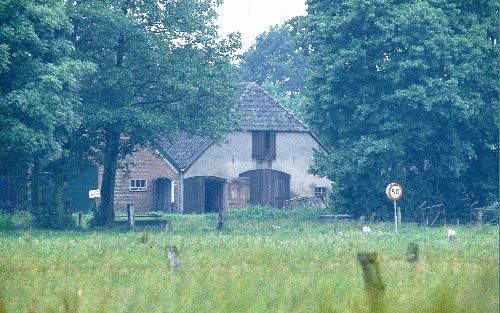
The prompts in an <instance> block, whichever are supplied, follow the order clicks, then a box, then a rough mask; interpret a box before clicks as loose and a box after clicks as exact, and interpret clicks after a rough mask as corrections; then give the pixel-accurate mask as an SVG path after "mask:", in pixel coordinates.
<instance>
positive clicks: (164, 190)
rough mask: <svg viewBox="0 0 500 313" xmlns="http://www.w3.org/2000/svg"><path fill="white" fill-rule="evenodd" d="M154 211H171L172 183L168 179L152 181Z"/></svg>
mask: <svg viewBox="0 0 500 313" xmlns="http://www.w3.org/2000/svg"><path fill="white" fill-rule="evenodd" d="M154 210H155V211H164V212H171V210H172V181H171V180H170V179H168V178H157V179H155V181H154Z"/></svg>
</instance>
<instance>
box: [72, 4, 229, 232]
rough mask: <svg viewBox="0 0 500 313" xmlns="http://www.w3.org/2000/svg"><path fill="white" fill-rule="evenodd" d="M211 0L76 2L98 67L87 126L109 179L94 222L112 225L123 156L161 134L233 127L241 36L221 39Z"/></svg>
mask: <svg viewBox="0 0 500 313" xmlns="http://www.w3.org/2000/svg"><path fill="white" fill-rule="evenodd" d="M216 3H218V2H217V1H212V0H202V1H198V0H185V1H166V0H160V1H153V2H150V1H147V2H144V1H133V0H131V1H124V0H107V1H101V0H99V1H97V0H88V1H75V2H68V3H67V8H68V12H69V15H70V17H71V20H72V23H73V25H74V34H73V43H74V45H75V47H76V50H77V54H78V56H79V58H81V59H82V60H88V61H91V62H93V63H95V64H96V65H97V72H96V73H95V75H93V76H92V77H90V78H89V79H88V80H87V81H86V82H85V88H84V90H83V92H82V99H83V102H84V104H85V111H84V112H83V114H84V115H85V116H86V117H87V118H86V123H85V127H86V129H87V131H88V133H89V134H91V135H90V136H91V137H93V136H95V137H97V138H101V139H102V142H103V146H98V147H97V148H99V149H101V151H102V165H103V177H102V185H101V197H102V198H101V203H100V206H99V209H98V210H97V212H96V214H95V216H94V222H95V224H96V225H101V226H109V225H111V224H112V223H113V222H114V208H113V199H114V194H113V193H114V183H115V173H116V169H117V165H118V163H119V160H120V159H121V158H122V157H123V156H125V155H126V154H128V153H130V152H131V151H133V150H134V149H135V148H137V147H138V146H140V145H144V144H146V143H147V142H148V141H150V140H151V138H154V136H155V135H156V134H158V132H170V131H175V130H179V129H182V130H185V131H190V132H194V133H203V134H205V135H211V136H214V137H216V138H217V137H219V138H220V136H221V134H222V133H223V132H224V131H225V130H227V127H228V126H229V114H228V112H229V111H230V110H229V108H230V107H231V106H232V105H233V102H232V98H231V97H232V90H233V85H234V84H233V83H234V80H235V71H234V68H233V66H232V65H231V63H230V61H231V56H232V53H233V52H234V51H235V49H236V48H238V46H239V38H238V37H236V36H230V37H229V38H228V39H226V40H219V39H218V37H217V29H216V26H215V25H214V21H213V20H214V18H215V17H216V13H215V11H214V6H215V5H216Z"/></svg>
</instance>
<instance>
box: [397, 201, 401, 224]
mask: <svg viewBox="0 0 500 313" xmlns="http://www.w3.org/2000/svg"><path fill="white" fill-rule="evenodd" d="M397 214H398V227H399V228H401V207H400V206H398V212H397Z"/></svg>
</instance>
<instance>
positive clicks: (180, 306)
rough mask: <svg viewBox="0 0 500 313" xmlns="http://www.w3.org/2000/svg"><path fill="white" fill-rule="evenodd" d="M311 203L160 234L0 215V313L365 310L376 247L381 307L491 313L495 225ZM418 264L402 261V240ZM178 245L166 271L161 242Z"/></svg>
mask: <svg viewBox="0 0 500 313" xmlns="http://www.w3.org/2000/svg"><path fill="white" fill-rule="evenodd" d="M322 213H324V212H321V211H319V210H301V211H299V210H294V211H275V210H272V209H266V208H250V209H241V210H236V211H231V212H229V214H228V220H227V222H226V225H225V227H224V229H223V230H222V231H217V230H215V226H216V224H217V216H216V215H211V214H208V215H184V216H180V215H172V216H171V219H172V230H171V231H168V232H167V231H164V230H160V229H159V228H151V229H147V228H146V229H136V230H135V231H126V230H125V229H117V230H114V231H109V230H108V231H92V230H88V229H83V230H72V231H65V232H54V231H40V230H35V229H32V228H31V227H30V226H29V217H26V216H17V217H10V216H4V217H2V218H0V313H12V312H15V313H17V312H30V313H31V312H252V313H253V312H307V313H310V312H370V307H369V305H368V303H367V296H366V292H365V289H364V281H363V273H362V269H361V267H360V265H359V263H358V261H357V254H358V253H360V252H377V253H378V260H379V264H380V271H381V276H382V279H383V282H384V285H385V291H384V295H383V298H382V299H381V301H382V302H383V308H382V309H383V311H385V312H395V313H397V312H408V313H409V312H464V313H465V312H498V305H499V303H498V301H499V272H498V262H499V255H498V243H499V241H498V238H499V237H498V236H499V230H498V226H481V227H472V226H454V227H453V228H454V229H456V231H457V239H456V240H454V241H449V240H448V238H447V236H446V233H447V228H445V227H436V228H422V227H419V226H417V225H414V224H403V225H402V227H401V229H400V232H399V234H395V233H394V231H393V228H392V225H391V224H390V223H377V224H372V225H370V227H371V233H363V232H362V231H361V228H362V226H363V225H361V224H357V223H354V222H350V223H343V224H342V225H338V228H337V232H336V233H334V232H333V227H332V224H331V223H328V222H322V221H320V220H319V219H318V218H317V217H318V215H319V214H322ZM411 242H415V243H417V244H418V246H419V251H420V254H419V261H418V263H417V264H410V263H408V262H407V260H406V250H407V245H408V244H409V243H411ZM168 245H175V246H176V247H177V248H178V251H179V255H180V259H181V268H180V270H179V271H177V272H176V271H172V270H170V268H169V263H168V259H167V254H166V252H165V248H166V246H168Z"/></svg>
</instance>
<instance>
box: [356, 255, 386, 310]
mask: <svg viewBox="0 0 500 313" xmlns="http://www.w3.org/2000/svg"><path fill="white" fill-rule="evenodd" d="M358 262H359V264H360V265H361V268H362V269H363V278H364V281H365V290H366V293H367V296H368V302H369V304H370V312H373V313H376V312H383V311H384V289H385V286H384V283H383V282H382V277H381V276H380V269H379V263H378V259H377V253H376V252H373V253H358Z"/></svg>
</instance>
